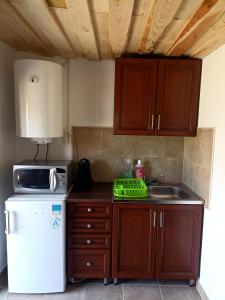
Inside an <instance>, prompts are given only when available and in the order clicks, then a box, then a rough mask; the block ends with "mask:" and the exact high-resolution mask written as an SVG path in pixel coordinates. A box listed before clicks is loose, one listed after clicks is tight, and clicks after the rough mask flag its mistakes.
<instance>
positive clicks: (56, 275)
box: [6, 200, 65, 293]
mask: <svg viewBox="0 0 225 300" xmlns="http://www.w3.org/2000/svg"><path fill="white" fill-rule="evenodd" d="M64 222H65V201H63V200H61V201H59V200H56V201H40V200H38V201H27V200H26V201H18V200H14V201H9V200H8V201H6V224H7V226H6V235H7V254H8V281H9V282H8V284H9V286H8V288H9V292H12V293H55V292H63V291H64V290H65V223H64Z"/></svg>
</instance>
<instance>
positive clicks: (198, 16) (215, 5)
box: [167, 0, 225, 56]
mask: <svg viewBox="0 0 225 300" xmlns="http://www.w3.org/2000/svg"><path fill="white" fill-rule="evenodd" d="M224 11H225V1H224V0H205V1H204V2H203V3H202V5H201V6H200V7H199V9H198V10H197V11H196V13H195V14H194V16H193V17H192V19H191V20H190V21H189V23H188V24H187V26H186V27H185V29H184V30H183V32H182V33H181V34H180V35H179V37H178V39H177V41H176V42H175V43H174V45H173V46H172V47H171V48H170V49H169V51H168V52H167V55H173V56H180V55H183V54H185V53H186V51H187V50H188V48H189V47H190V45H193V44H194V43H195V41H196V40H198V39H199V38H200V37H201V36H202V35H203V34H204V33H205V32H206V31H207V30H208V29H209V28H210V26H212V25H213V23H215V21H216V20H217V19H218V18H219V17H220V16H221V15H222V14H223V13H224Z"/></svg>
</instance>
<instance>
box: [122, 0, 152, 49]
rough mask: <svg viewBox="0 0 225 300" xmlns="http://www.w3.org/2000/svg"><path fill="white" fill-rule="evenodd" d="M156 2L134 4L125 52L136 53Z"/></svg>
mask: <svg viewBox="0 0 225 300" xmlns="http://www.w3.org/2000/svg"><path fill="white" fill-rule="evenodd" d="M156 1H157V0H139V1H135V3H134V10H133V15H132V19H131V29H130V32H131V34H130V37H129V41H128V47H127V52H130V53H137V52H138V50H139V48H140V45H141V40H142V36H143V34H144V31H145V27H146V24H147V22H148V19H149V17H150V16H151V13H152V9H153V8H154V6H155V3H156Z"/></svg>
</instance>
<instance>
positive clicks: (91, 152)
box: [73, 127, 103, 162]
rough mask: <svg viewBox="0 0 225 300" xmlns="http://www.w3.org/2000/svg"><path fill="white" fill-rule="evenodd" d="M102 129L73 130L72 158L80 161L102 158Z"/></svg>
mask: <svg viewBox="0 0 225 300" xmlns="http://www.w3.org/2000/svg"><path fill="white" fill-rule="evenodd" d="M102 141H103V129H102V128H85V127H79V128H77V127H74V128H73V158H74V160H80V159H81V158H88V159H89V160H90V161H92V162H93V161H95V160H96V159H101V157H102Z"/></svg>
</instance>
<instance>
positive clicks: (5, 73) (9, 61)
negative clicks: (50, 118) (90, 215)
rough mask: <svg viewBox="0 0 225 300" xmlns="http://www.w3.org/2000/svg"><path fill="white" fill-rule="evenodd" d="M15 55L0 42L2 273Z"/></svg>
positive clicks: (12, 133)
mask: <svg viewBox="0 0 225 300" xmlns="http://www.w3.org/2000/svg"><path fill="white" fill-rule="evenodd" d="M14 55H15V51H14V50H13V49H11V48H9V47H8V46H6V45H4V44H3V43H1V42H0V272H1V271H2V270H3V268H4V267H5V266H6V243H5V233H4V230H5V221H4V220H5V217H4V205H5V204H4V201H5V200H6V199H7V197H8V196H9V195H11V194H12V164H13V162H14V153H15V120H14V94H13V91H14V83H13V59H14Z"/></svg>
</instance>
